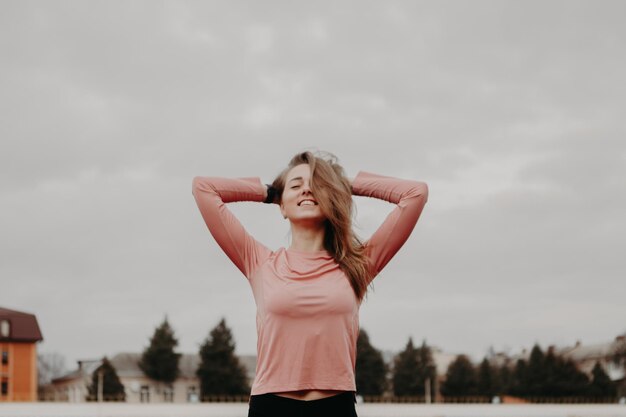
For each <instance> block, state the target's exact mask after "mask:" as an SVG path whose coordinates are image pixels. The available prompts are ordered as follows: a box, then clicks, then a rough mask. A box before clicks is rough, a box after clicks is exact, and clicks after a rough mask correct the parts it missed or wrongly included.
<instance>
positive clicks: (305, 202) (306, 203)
mask: <svg viewBox="0 0 626 417" xmlns="http://www.w3.org/2000/svg"><path fill="white" fill-rule="evenodd" d="M300 206H317V203H316V202H315V201H313V200H303V201H301V202H299V203H298V207H300Z"/></svg>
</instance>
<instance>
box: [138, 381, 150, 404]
mask: <svg viewBox="0 0 626 417" xmlns="http://www.w3.org/2000/svg"><path fill="white" fill-rule="evenodd" d="M139 401H141V402H142V403H149V402H150V387H149V386H148V385H142V386H141V388H140V390H139Z"/></svg>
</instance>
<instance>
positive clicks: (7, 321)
mask: <svg viewBox="0 0 626 417" xmlns="http://www.w3.org/2000/svg"><path fill="white" fill-rule="evenodd" d="M42 340H43V337H42V336H41V331H40V330H39V324H38V323H37V318H36V317H35V316H34V315H33V314H28V313H22V312H20V311H15V310H9V309H7V308H2V307H0V402H6V401H37V346H36V344H37V342H40V341H42Z"/></svg>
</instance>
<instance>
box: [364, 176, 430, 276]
mask: <svg viewBox="0 0 626 417" xmlns="http://www.w3.org/2000/svg"><path fill="white" fill-rule="evenodd" d="M352 194H353V195H357V196H365V197H373V198H378V199H380V200H385V201H388V202H390V203H394V204H396V205H397V206H396V207H395V208H394V209H393V211H392V212H391V213H389V215H388V216H387V218H386V219H385V221H384V222H383V223H382V224H381V225H380V227H379V228H378V229H377V230H376V232H374V234H373V235H372V236H371V237H370V239H369V240H367V241H366V242H365V247H366V249H367V254H368V257H369V259H370V265H371V267H372V270H373V275H372V277H371V279H374V277H375V276H376V275H378V273H379V272H380V271H381V270H382V269H383V268H384V267H385V265H387V263H389V261H390V260H391V258H393V256H394V255H395V254H396V252H398V250H399V249H400V248H401V247H402V245H404V242H406V240H407V239H408V238H409V236H410V235H411V232H412V231H413V228H414V227H415V224H416V223H417V220H418V219H419V217H420V214H421V213H422V210H423V208H424V205H425V204H426V201H427V200H428V186H427V185H426V183H424V182H420V181H413V180H403V179H398V178H393V177H386V176H382V175H377V174H372V173H369V172H363V171H360V172H359V173H358V175H357V176H356V177H355V178H354V179H353V180H352Z"/></svg>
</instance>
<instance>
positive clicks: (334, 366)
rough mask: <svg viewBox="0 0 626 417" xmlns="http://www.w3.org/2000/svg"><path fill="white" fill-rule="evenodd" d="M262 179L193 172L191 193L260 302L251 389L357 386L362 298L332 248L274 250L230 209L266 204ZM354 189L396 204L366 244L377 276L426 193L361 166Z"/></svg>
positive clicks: (421, 186)
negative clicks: (238, 205)
mask: <svg viewBox="0 0 626 417" xmlns="http://www.w3.org/2000/svg"><path fill="white" fill-rule="evenodd" d="M265 189H266V187H265V185H263V184H262V183H261V180H260V179H259V178H256V177H255V178H240V179H227V178H216V177H195V178H194V179H193V191H192V192H193V195H194V197H195V199H196V202H197V204H198V207H199V209H200V212H201V214H202V217H203V218H204V221H205V223H206V225H207V227H208V228H209V231H210V232H211V234H212V235H213V237H214V238H215V240H216V241H217V243H218V244H219V246H220V247H221V248H222V249H223V250H224V252H225V253H226V255H227V256H228V257H229V258H230V259H231V260H232V262H233V263H234V264H235V265H236V266H237V268H239V270H240V271H241V272H242V273H243V275H244V276H245V277H246V278H247V279H248V281H249V283H250V286H251V287H252V292H253V295H254V300H255V302H256V306H257V314H256V327H257V368H256V376H255V379H254V383H253V385H252V391H251V395H259V394H264V393H270V392H285V391H299V390H305V389H319V390H343V391H356V383H355V364H356V341H357V337H358V334H359V307H360V304H361V303H360V302H359V300H358V299H357V297H356V295H355V294H354V291H353V289H352V287H351V286H350V283H349V281H348V278H347V277H346V275H345V274H344V272H343V271H342V270H341V269H340V267H339V265H338V264H337V263H336V262H335V261H334V259H333V258H332V256H331V255H330V254H329V253H328V252H327V251H318V252H304V251H297V250H293V249H285V248H280V249H278V250H275V251H273V250H271V249H269V248H267V247H266V246H264V245H263V244H261V243H260V242H258V241H257V240H256V239H255V238H254V237H252V236H251V235H250V234H249V233H248V232H247V231H246V230H245V229H244V227H243V226H242V225H241V223H240V222H239V221H238V220H237V218H236V217H235V216H234V215H233V214H232V213H231V211H230V210H229V209H228V208H227V207H226V203H231V202H235V201H257V202H262V201H263V198H264V195H265ZM352 190H353V194H354V195H358V196H367V197H373V198H378V199H382V200H386V201H388V202H390V203H394V204H396V207H395V208H394V209H393V211H392V212H391V213H390V214H389V215H388V216H387V218H386V219H385V221H384V222H383V223H382V225H381V226H380V227H379V228H378V229H377V230H376V232H375V233H374V234H373V235H372V236H371V238H370V239H369V240H367V241H366V242H365V245H366V247H367V253H368V258H369V262H370V268H371V270H372V271H373V272H374V273H373V275H372V276H371V279H374V277H375V276H376V275H377V274H378V273H379V272H380V271H381V270H382V269H383V268H384V267H385V265H387V263H388V262H389V261H390V260H391V258H392V257H393V256H394V255H395V254H396V252H397V251H398V250H399V249H400V247H402V245H403V244H404V242H405V241H406V240H407V238H408V237H409V235H410V234H411V231H412V230H413V228H414V227H415V224H416V223H417V220H418V219H419V217H420V214H421V212H422V209H423V207H424V204H425V203H426V201H427V198H428V187H427V185H426V184H425V183H423V182H418V181H409V180H401V179H397V178H391V177H385V176H381V175H376V174H372V173H367V172H363V171H361V172H359V173H358V175H357V176H356V177H355V179H354V181H353V183H352Z"/></svg>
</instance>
